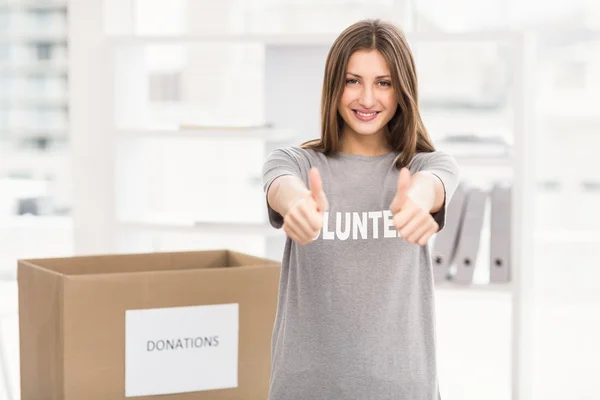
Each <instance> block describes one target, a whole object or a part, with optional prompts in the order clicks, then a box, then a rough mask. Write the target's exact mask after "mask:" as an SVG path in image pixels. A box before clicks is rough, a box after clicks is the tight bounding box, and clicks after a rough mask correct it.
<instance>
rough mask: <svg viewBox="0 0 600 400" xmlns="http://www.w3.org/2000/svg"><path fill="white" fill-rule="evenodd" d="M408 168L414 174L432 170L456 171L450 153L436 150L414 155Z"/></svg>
mask: <svg viewBox="0 0 600 400" xmlns="http://www.w3.org/2000/svg"><path fill="white" fill-rule="evenodd" d="M409 168H410V170H411V171H414V172H417V171H422V170H425V169H432V168H443V169H451V170H458V164H457V162H456V159H455V158H454V157H453V156H452V155H451V154H450V153H448V152H446V151H443V150H436V151H432V152H419V153H415V155H414V156H413V158H412V160H411V162H410V164H409Z"/></svg>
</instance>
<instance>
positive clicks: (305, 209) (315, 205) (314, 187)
mask: <svg viewBox="0 0 600 400" xmlns="http://www.w3.org/2000/svg"><path fill="white" fill-rule="evenodd" d="M308 183H309V192H308V193H307V194H306V195H303V196H302V197H300V198H299V199H298V200H297V201H296V202H295V203H294V204H293V205H292V207H290V209H289V210H288V212H287V213H286V214H285V216H284V218H283V230H284V231H285V233H286V234H287V236H288V237H289V238H291V239H292V240H294V241H295V242H297V243H299V244H301V245H306V244H309V243H311V242H312V241H313V240H314V239H315V238H316V237H317V235H318V234H319V232H320V231H321V228H322V227H323V216H324V213H325V211H327V209H328V208H329V203H328V201H327V197H326V196H325V192H323V182H322V181H321V175H320V174H319V170H317V169H316V168H311V170H310V171H309V175H308Z"/></svg>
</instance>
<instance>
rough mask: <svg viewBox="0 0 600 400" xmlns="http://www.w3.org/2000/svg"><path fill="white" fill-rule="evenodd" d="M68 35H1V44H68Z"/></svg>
mask: <svg viewBox="0 0 600 400" xmlns="http://www.w3.org/2000/svg"><path fill="white" fill-rule="evenodd" d="M66 42H67V34H66V33H42V32H40V33H33V34H26V35H24V34H19V35H16V34H8V35H0V43H19V44H20V43H61V44H62V43H66Z"/></svg>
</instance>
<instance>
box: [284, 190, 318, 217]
mask: <svg viewBox="0 0 600 400" xmlns="http://www.w3.org/2000/svg"><path fill="white" fill-rule="evenodd" d="M310 195H311V193H310V191H309V190H307V191H306V192H301V193H297V194H296V195H295V196H291V197H290V198H288V199H286V200H287V201H286V202H285V203H284V206H283V214H282V215H283V216H284V217H285V216H286V215H287V213H288V212H289V211H290V210H291V209H292V208H293V207H295V206H296V205H297V204H298V203H300V202H301V201H305V200H306V199H308V198H309V197H310Z"/></svg>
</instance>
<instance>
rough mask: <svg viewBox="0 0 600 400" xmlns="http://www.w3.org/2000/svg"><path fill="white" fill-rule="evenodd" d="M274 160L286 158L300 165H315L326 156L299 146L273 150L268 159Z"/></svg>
mask: <svg viewBox="0 0 600 400" xmlns="http://www.w3.org/2000/svg"><path fill="white" fill-rule="evenodd" d="M272 158H279V159H281V158H285V159H287V160H289V161H292V162H295V163H298V164H306V165H313V164H315V163H318V162H319V161H320V160H321V159H325V155H324V154H321V153H319V152H317V151H315V150H311V149H304V148H302V147H299V146H287V147H280V148H277V149H274V150H272V151H271V153H270V154H269V156H268V159H272Z"/></svg>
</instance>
